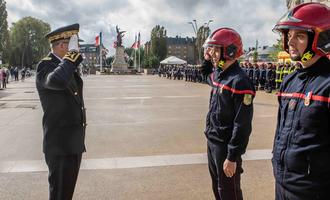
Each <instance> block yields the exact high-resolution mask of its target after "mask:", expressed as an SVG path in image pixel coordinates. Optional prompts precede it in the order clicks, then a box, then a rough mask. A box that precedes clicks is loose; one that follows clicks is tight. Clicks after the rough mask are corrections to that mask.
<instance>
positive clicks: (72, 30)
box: [45, 24, 79, 43]
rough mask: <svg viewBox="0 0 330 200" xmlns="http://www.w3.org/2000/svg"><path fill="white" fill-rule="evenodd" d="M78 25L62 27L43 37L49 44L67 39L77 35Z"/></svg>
mask: <svg viewBox="0 0 330 200" xmlns="http://www.w3.org/2000/svg"><path fill="white" fill-rule="evenodd" d="M78 32H79V24H72V25H68V26H64V27H61V28H58V29H56V30H53V31H51V32H49V33H48V34H47V35H46V36H45V37H46V39H48V41H49V42H51V43H53V42H56V41H58V40H63V39H69V38H70V37H71V36H72V35H74V34H78Z"/></svg>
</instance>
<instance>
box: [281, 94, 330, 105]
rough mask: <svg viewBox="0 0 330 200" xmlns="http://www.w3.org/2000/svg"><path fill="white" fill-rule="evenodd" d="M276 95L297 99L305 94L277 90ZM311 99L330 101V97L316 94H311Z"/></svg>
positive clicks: (302, 97)
mask: <svg viewBox="0 0 330 200" xmlns="http://www.w3.org/2000/svg"><path fill="white" fill-rule="evenodd" d="M276 95H277V96H279V97H288V98H298V99H305V98H306V95H305V94H301V93H284V92H278V93H277V94H276ZM311 100H314V101H321V102H327V103H330V98H329V97H324V96H318V95H312V96H311Z"/></svg>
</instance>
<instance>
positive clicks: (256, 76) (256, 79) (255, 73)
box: [253, 65, 260, 90]
mask: <svg viewBox="0 0 330 200" xmlns="http://www.w3.org/2000/svg"><path fill="white" fill-rule="evenodd" d="M259 79H260V70H259V68H258V65H256V66H255V68H253V84H254V88H255V90H258V88H259Z"/></svg>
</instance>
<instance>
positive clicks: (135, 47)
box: [131, 35, 138, 49]
mask: <svg viewBox="0 0 330 200" xmlns="http://www.w3.org/2000/svg"><path fill="white" fill-rule="evenodd" d="M131 48H133V49H137V48H138V43H137V41H136V35H135V42H134V43H133V44H132V47H131Z"/></svg>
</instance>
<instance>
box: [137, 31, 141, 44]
mask: <svg viewBox="0 0 330 200" xmlns="http://www.w3.org/2000/svg"><path fill="white" fill-rule="evenodd" d="M140 44H141V38H140V32H139V36H138V44H137V45H138V46H137V48H140Z"/></svg>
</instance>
